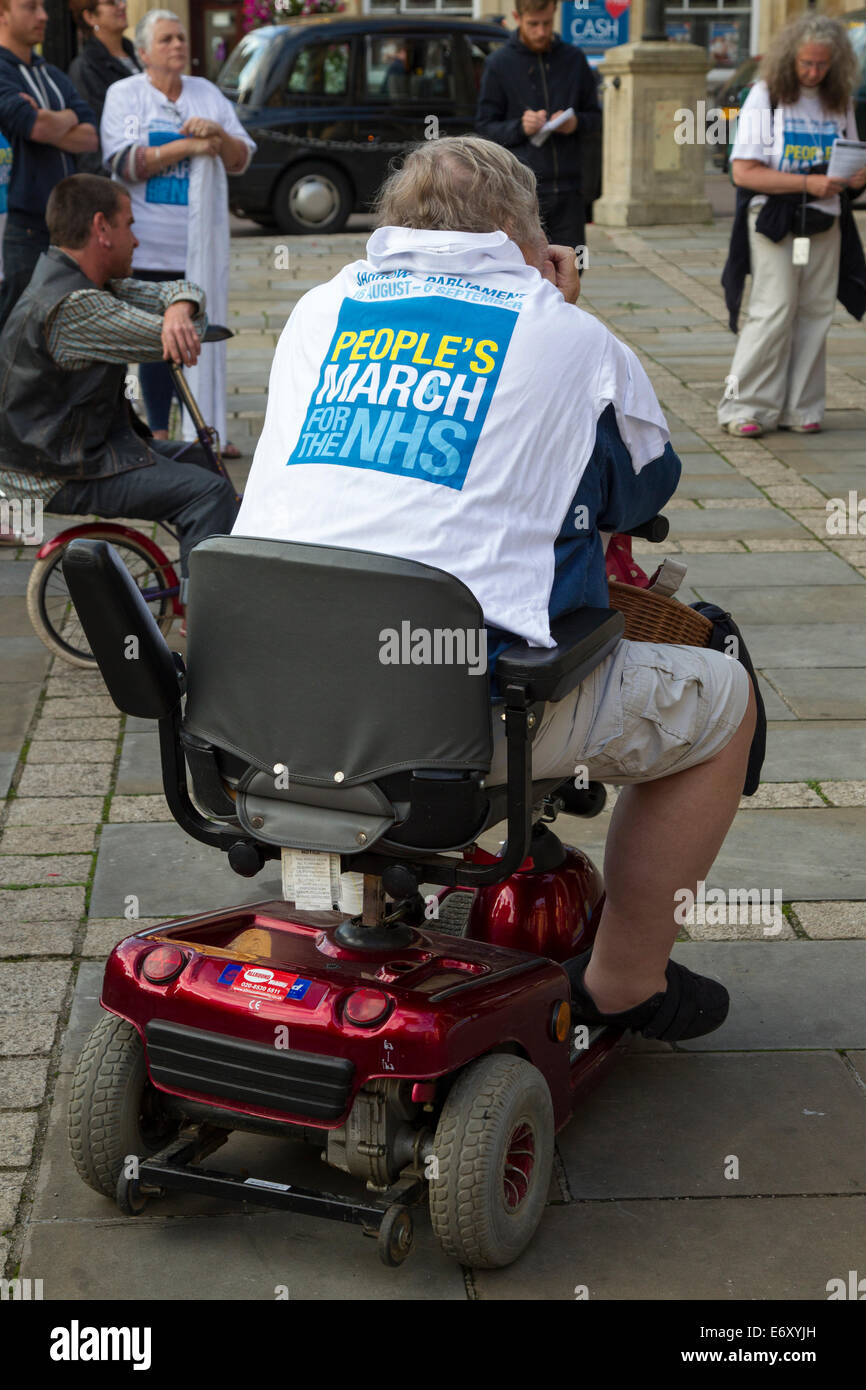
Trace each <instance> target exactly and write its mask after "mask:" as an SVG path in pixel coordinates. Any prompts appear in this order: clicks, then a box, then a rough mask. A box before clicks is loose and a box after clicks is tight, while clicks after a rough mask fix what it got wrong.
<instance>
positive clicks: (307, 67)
mask: <svg viewBox="0 0 866 1390" xmlns="http://www.w3.org/2000/svg"><path fill="white" fill-rule="evenodd" d="M351 93H352V43H351V40H350V39H349V38H347V37H341V38H339V39H336V40H334V39H329V38H327V37H325V36H324V35H323V33H322V31H321V30H320V31H319V33H318V34H315V35H312V36H310V37H309V38H305V39H304V40H303V41H302V42H301V43H299V44H298V43H290V44H287V45H286V46H285V49H284V51H283V53H282V54H281V55H280V58H279V60H278V61H277V62H276V63H274V65H273V69H272V72H271V74H270V77H269V79H268V82H267V84H266V85H265V86H264V88H263V90H262V98H261V100H262V104H261V105H260V106H259V107H258V108H257V110H256V111H255V113H252V112H251V113H250V115H249V117H248V123H252V117H253V115H254V116H255V123H256V125H257V127H258V129H259V131H260V132H261V133H260V134H257V135H256V139H257V140H258V145H259V149H258V154H257V155H256V164H257V166H258V171H259V175H260V177H261V180H262V183H263V185H266V186H267V188H268V190H271V189H273V187H274V184H275V183H276V181H277V179H278V178H279V176H280V174H281V173H282V171H283V170H284V169H285V168H286V166H287V165H289V164H291V163H295V162H296V161H297V160H299V159H303V158H306V159H321V158H323V157H333V158H337V159H339V161H340V162H341V163H342V162H344V161H346V160H347V159H349V157H350V156H349V154H348V153H347V152H345V151H341V150H339V149H338V148H337V145H338V144H344V143H345V142H348V141H351V140H353V138H354V123H353V112H352V109H351V105H350V103H351ZM265 131H268V132H271V131H272V132H274V135H273V138H272V139H268V138H267V136H266V135H265V134H264V132H265ZM319 141H325V142H326V144H325V145H322V144H319V143H316V142H319ZM331 144H333V145H334V148H333V149H330V150H329V149H328V145H331ZM268 196H270V195H268Z"/></svg>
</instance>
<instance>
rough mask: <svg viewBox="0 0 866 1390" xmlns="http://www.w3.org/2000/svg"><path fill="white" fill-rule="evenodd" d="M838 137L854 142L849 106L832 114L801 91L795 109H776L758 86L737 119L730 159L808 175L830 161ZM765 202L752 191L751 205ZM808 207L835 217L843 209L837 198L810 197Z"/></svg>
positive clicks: (814, 96)
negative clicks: (751, 161) (842, 111)
mask: <svg viewBox="0 0 866 1390" xmlns="http://www.w3.org/2000/svg"><path fill="white" fill-rule="evenodd" d="M840 135H843V136H845V137H846V139H850V140H856V139H857V123H856V121H855V119H854V106H853V104H852V103H851V102H849V103H848V111H847V113H846V114H845V115H844V116H843V115H842V114H841V113H837V114H836V115H830V114H829V113H828V112H827V111H826V110H825V109H824V107H823V106H822V104H821V98H820V97H819V96H818V95H817V94H812V93H809V92H807V91H806V90H805V89H804V88H801V89H800V97H799V100H798V101H796V102H795V103H794V105H793V106H777V107H776V109H775V111H774V110H773V108H772V107H771V105H770V92H769V88H768V87H767V84H766V82H756V83H755V85H754V87H753V88H752V90H751V91H750V92H749V95H748V96H747V97H746V100H745V101H744V103H743V105H742V107H741V108H740V114H739V116H738V117H737V132H736V136H735V139H734V147H733V149H732V150H731V159H732V160H733V159H760V160H761V162H762V163H763V164H767V165H769V167H770V168H771V169H779V170H780V171H781V172H782V173H783V174H808V173H810V172H811V170H812V169H813V168H814V167H815V166H816V165H817V164H826V163H828V162H829V159H830V149H831V146H832V145H833V142H834V140H836V139H837V137H838V136H840ZM795 191H796V190H795ZM766 201H767V195H766V193H756V194H755V196H754V197H753V198H751V199H750V200H749V206H750V207H759V206H760V204H761V203H765V202H766ZM807 206H808V207H810V208H819V209H820V211H821V212H827V213H830V214H832V215H833V216H834V217H838V216H839V213H840V212H841V210H842V209H841V205H840V202H839V195H838V194H836V195H835V196H834V197H832V198H822V199H820V200H818V199H811V198H810V199H809V201H808V203H807Z"/></svg>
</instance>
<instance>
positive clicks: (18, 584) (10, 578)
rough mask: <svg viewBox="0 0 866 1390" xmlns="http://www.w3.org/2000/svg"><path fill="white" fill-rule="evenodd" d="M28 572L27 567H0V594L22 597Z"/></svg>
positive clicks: (25, 590) (28, 575)
mask: <svg viewBox="0 0 866 1390" xmlns="http://www.w3.org/2000/svg"><path fill="white" fill-rule="evenodd" d="M29 578H30V571H29V568H28V566H27V565H20V564H19V565H0V594H2V595H3V596H4V597H5V596H6V595H7V594H15V595H17V596H19V597H23V596H24V594H26V593H27V581H28V579H29Z"/></svg>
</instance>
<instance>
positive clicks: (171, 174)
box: [100, 10, 255, 458]
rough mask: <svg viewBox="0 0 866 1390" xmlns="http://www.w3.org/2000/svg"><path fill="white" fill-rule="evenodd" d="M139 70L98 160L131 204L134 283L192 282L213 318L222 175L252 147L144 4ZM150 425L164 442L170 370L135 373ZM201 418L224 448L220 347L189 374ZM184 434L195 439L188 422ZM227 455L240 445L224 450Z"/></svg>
mask: <svg viewBox="0 0 866 1390" xmlns="http://www.w3.org/2000/svg"><path fill="white" fill-rule="evenodd" d="M135 44H136V48H137V50H138V54H139V57H140V58H141V61H142V63H143V64H144V72H143V73H142V74H141V75H140V76H137V77H128V78H125V79H124V80H123V81H121V82H116V83H114V85H113V86H111V87H109V89H108V92H107V93H106V99H105V108H104V110H103V113H102V122H101V127H100V135H101V139H102V150H103V158H104V159H105V162H106V164H107V165H108V167H109V169H110V170H111V172H112V174H113V176H114V178H116V179H118V180H119V181H120V182H121V183H123V184H124V186H125V188H126V190H127V192H128V193H129V196H130V199H131V201H132V209H133V214H134V216H135V234H136V236H137V238H138V242H139V244H138V247H137V248H136V251H135V254H134V257H133V262H132V264H133V274H134V275H135V276H136V278H137V279H139V280H157V281H163V280H177V279H183V278H184V277H185V278H187V279H191V280H194V281H195V282H196V283H197V284H200V285H202V287H203V288H204V290H205V292H206V294H207V311H208V317H209V318H210V319H211V320H217V321H219V320H220V319H224V318H225V315H226V311H227V298H226V297H227V286H228V253H229V225H228V189H227V184H226V177H225V176H226V174H240V173H243V171H244V169H246V167H247V165H248V164H249V161H250V159H251V158H252V154H253V151H254V150H255V144H254V143H253V141H252V140H251V139H250V137H249V136H248V135H247V134H246V132H245V131H244V129H243V126H242V125H241V123H240V121H239V120H238V118H237V115H236V114H235V110H234V107H233V106H232V105H231V103H230V102H229V101H228V100H227V99H226V98H225V97H224V96H223V95H222V93H221V92H220V91H219V90H218V88H217V87H215V86H214V84H213V83H212V82H208V81H207V79H206V78H203V77H188V76H187V75H186V73H185V69H186V67H187V63H188V59H189V47H188V44H187V37H186V33H185V32H184V29H183V26H182V24H181V22H180V20H179V19H178V17H177V15H175V14H173V13H172V12H171V11H170V10H149V11H148V12H147V14H146V15H145V16H144V18H143V19H142V20H141V21H140V22H139V24H138V26H137V27H136V31H135ZM139 375H140V380H141V389H142V395H143V396H144V402H145V408H146V410H147V416H148V421H149V423H150V427H151V429H152V430H153V432H154V434H155V435H156V437H157V438H161V439H167V438H168V418H169V410H170V407H171V396H172V380H171V374H170V372H169V369H168V366H167V365H164V364H162V363H151V364H148V365H144V366H142V367H141V368H140V371H139ZM190 383H191V385H192V389H193V391H194V393H195V394H196V396H197V397H198V398H199V405H200V406H201V408H202V413H203V414H204V416H205V419H206V420H208V421H209V422H210V423H211V424H213V425H214V427H215V428H216V429H217V432H218V433H219V435H220V438H221V440H222V441H223V444H224V446H225V441H226V433H225V429H226V425H225V346H224V345H223V344H211V345H209V346H208V347H207V348H206V349H205V351H204V352H203V354H202V359H201V363H200V365H199V366H197V367H196V368H194V369H192V371H191V373H190ZM184 432H185V434H186V435H187V437H188V438H191V437H193V435H192V430H191V422H189V421H185V425H184ZM224 452H225V453H226V455H227V456H228V457H230V458H232V457H234V458H236V457H237V456H238V451H237V450H236V449H233V448H232V446H227V447H224Z"/></svg>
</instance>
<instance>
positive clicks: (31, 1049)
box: [0, 1010, 57, 1057]
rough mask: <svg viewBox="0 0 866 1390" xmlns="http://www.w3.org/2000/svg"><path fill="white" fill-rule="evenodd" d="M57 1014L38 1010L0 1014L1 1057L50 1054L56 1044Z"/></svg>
mask: <svg viewBox="0 0 866 1390" xmlns="http://www.w3.org/2000/svg"><path fill="white" fill-rule="evenodd" d="M56 1029H57V1014H56V1013H50V1012H46V1011H45V1010H36V1011H34V1012H32V1013H31V1012H27V1013H24V1012H21V1011H19V1012H17V1013H6V1014H0V1056H3V1057H23V1056H34V1055H35V1054H37V1053H42V1054H44V1053H48V1052H50V1051H51V1048H52V1045H53V1043H54V1034H55V1031H56Z"/></svg>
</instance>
